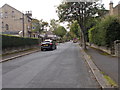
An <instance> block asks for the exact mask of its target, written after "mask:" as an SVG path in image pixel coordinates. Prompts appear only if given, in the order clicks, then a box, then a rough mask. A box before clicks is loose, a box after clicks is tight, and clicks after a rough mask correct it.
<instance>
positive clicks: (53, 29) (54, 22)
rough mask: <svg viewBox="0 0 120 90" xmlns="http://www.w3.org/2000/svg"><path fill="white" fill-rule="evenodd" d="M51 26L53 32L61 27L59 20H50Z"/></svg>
mask: <svg viewBox="0 0 120 90" xmlns="http://www.w3.org/2000/svg"><path fill="white" fill-rule="evenodd" d="M50 26H51V29H52V31H55V30H56V29H57V27H58V26H59V24H58V20H55V19H52V20H50Z"/></svg>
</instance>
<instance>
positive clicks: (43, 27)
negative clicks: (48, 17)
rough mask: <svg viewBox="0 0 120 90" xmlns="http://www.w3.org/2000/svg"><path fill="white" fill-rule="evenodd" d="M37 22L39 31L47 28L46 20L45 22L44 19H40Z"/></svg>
mask: <svg viewBox="0 0 120 90" xmlns="http://www.w3.org/2000/svg"><path fill="white" fill-rule="evenodd" d="M39 23H40V31H39V32H41V31H44V30H46V29H47V27H48V22H45V21H43V20H42V19H41V20H40V21H39Z"/></svg>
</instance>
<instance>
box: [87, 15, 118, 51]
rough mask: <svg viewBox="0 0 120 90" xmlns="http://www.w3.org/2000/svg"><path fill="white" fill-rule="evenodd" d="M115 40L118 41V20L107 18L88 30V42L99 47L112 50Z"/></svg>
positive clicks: (112, 17)
mask: <svg viewBox="0 0 120 90" xmlns="http://www.w3.org/2000/svg"><path fill="white" fill-rule="evenodd" d="M115 40H120V19H119V18H118V17H114V16H108V17H105V18H103V19H102V20H101V22H98V23H97V24H96V26H94V27H92V28H91V29H90V30H89V41H90V43H94V44H96V45H99V46H107V47H110V48H111V51H112V49H113V44H114V41H115Z"/></svg>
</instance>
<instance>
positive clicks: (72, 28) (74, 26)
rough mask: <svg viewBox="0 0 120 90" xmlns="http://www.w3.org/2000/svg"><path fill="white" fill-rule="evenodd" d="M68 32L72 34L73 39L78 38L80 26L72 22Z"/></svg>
mask: <svg viewBox="0 0 120 90" xmlns="http://www.w3.org/2000/svg"><path fill="white" fill-rule="evenodd" d="M70 32H71V33H73V37H74V36H75V37H77V38H79V37H80V26H79V24H78V22H77V21H73V23H72V25H71V26H70Z"/></svg>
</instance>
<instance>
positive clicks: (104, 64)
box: [86, 47, 118, 84]
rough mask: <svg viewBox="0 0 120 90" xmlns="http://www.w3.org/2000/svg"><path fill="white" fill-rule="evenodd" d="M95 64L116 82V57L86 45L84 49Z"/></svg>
mask: <svg viewBox="0 0 120 90" xmlns="http://www.w3.org/2000/svg"><path fill="white" fill-rule="evenodd" d="M86 53H87V54H88V55H90V57H91V59H92V60H93V62H94V63H95V64H96V66H97V67H98V68H99V69H100V70H101V72H104V73H105V74H106V75H108V76H109V77H111V78H112V79H113V80H114V81H115V82H116V83H117V84H118V58H117V57H112V56H110V55H107V54H105V53H104V52H102V51H100V50H97V49H94V48H91V47H88V50H87V51H86Z"/></svg>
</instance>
